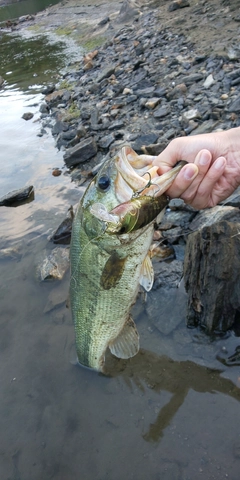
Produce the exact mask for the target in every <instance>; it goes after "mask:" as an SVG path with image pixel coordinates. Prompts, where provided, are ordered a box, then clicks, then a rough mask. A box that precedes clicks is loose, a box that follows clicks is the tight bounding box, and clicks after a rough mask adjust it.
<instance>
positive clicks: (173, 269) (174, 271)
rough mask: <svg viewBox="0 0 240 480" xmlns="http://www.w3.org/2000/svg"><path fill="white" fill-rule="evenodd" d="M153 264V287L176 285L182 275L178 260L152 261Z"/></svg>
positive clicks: (181, 267) (181, 266)
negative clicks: (168, 261)
mask: <svg viewBox="0 0 240 480" xmlns="http://www.w3.org/2000/svg"><path fill="white" fill-rule="evenodd" d="M153 266H154V285H153V289H154V290H156V289H158V288H159V287H167V288H172V287H177V286H178V284H179V283H180V281H181V278H182V276H183V264H182V262H179V261H178V260H172V262H170V263H166V262H156V261H154V262H153Z"/></svg>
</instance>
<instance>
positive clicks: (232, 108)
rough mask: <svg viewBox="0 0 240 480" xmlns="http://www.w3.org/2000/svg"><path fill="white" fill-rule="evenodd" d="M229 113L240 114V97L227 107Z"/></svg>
mask: <svg viewBox="0 0 240 480" xmlns="http://www.w3.org/2000/svg"><path fill="white" fill-rule="evenodd" d="M228 110H229V112H236V113H239V112H240V95H239V97H237V98H236V99H235V100H233V102H232V103H231V104H230V105H229V107H228Z"/></svg>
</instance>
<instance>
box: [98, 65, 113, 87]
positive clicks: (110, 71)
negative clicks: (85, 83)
mask: <svg viewBox="0 0 240 480" xmlns="http://www.w3.org/2000/svg"><path fill="white" fill-rule="evenodd" d="M114 71H115V65H108V66H107V67H105V68H104V69H103V70H102V71H101V73H100V74H99V76H98V78H97V82H99V83H100V82H101V81H102V80H104V79H105V78H108V77H110V76H111V75H112V74H113V73H114Z"/></svg>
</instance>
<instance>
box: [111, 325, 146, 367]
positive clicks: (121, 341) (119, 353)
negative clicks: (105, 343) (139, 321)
mask: <svg viewBox="0 0 240 480" xmlns="http://www.w3.org/2000/svg"><path fill="white" fill-rule="evenodd" d="M109 348H110V351H111V353H112V354H113V355H115V357H118V358H131V357H134V355H136V354H137V353H138V351H139V335H138V331H137V328H136V325H135V323H134V321H133V319H132V317H131V316H129V318H128V319H127V321H126V323H125V325H124V327H123V329H122V330H121V332H120V333H119V335H118V336H117V338H115V340H113V341H112V342H111V343H109Z"/></svg>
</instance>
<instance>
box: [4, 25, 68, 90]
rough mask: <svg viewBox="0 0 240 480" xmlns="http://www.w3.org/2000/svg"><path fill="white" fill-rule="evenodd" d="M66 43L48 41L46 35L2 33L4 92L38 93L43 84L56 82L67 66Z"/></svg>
mask: <svg viewBox="0 0 240 480" xmlns="http://www.w3.org/2000/svg"><path fill="white" fill-rule="evenodd" d="M65 50H66V43H64V42H62V41H60V40H59V41H56V39H55V41H50V39H49V37H48V36H45V35H31V34H29V37H28V38H24V37H23V36H21V35H13V34H11V35H10V34H3V35H2V36H1V38H0V58H1V63H0V75H1V76H2V77H3V78H4V80H5V81H6V84H5V89H6V88H9V86H10V88H11V89H13V88H14V87H15V88H16V87H17V88H19V89H21V90H28V89H30V90H32V91H33V92H34V91H39V90H40V89H42V88H43V87H42V85H43V84H44V83H46V82H48V83H49V82H51V80H52V81H56V78H58V75H59V73H58V72H59V70H61V68H62V67H63V66H64V65H65V64H66V51H65Z"/></svg>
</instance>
